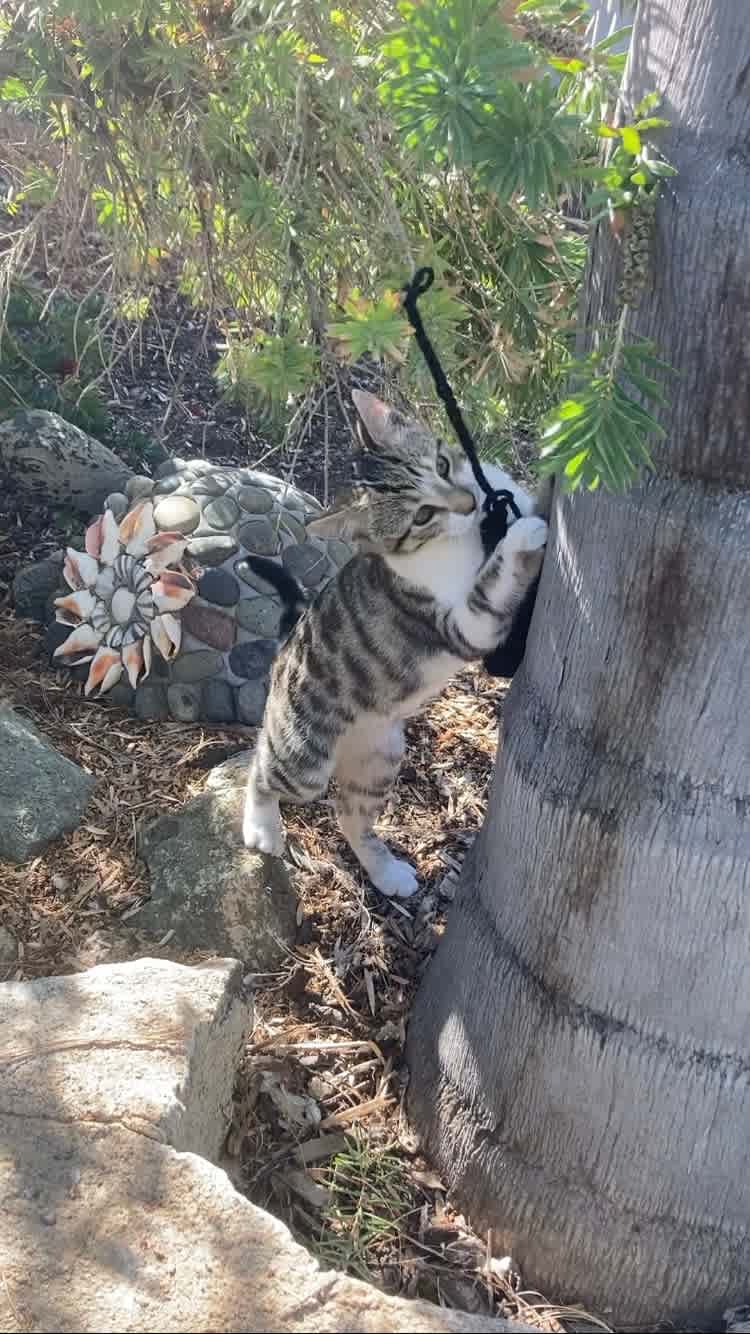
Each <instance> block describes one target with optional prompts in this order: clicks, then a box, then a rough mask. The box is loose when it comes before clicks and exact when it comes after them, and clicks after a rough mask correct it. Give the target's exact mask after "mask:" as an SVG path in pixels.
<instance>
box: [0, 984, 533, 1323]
mask: <svg viewBox="0 0 750 1334" xmlns="http://www.w3.org/2000/svg"><path fill="white" fill-rule="evenodd" d="M249 1024H250V1011H249V1007H248V1004H247V1001H246V999H245V998H244V996H243V994H242V983H241V969H240V967H239V965H238V964H236V963H235V962H234V961H232V960H226V959H222V960H217V961H214V962H212V963H211V964H209V965H204V966H203V967H199V968H185V967H183V966H182V965H180V964H174V963H168V962H166V961H163V960H153V959H140V960H138V961H136V962H134V963H128V964H118V965H112V966H109V965H104V966H101V967H97V968H93V969H91V970H90V971H89V972H88V973H84V974H77V975H76V976H74V977H65V978H51V979H45V980H43V981H37V982H30V983H28V982H24V983H7V984H5V985H3V986H0V1271H1V1273H2V1281H0V1331H3V1332H4V1334H8V1332H9V1331H20V1330H23V1331H29V1332H30V1334H48V1332H49V1331H56V1332H58V1331H59V1332H60V1334H68V1332H70V1334H72V1331H80V1332H81V1334H89V1331H92V1334H93V1332H94V1331H96V1332H97V1334H98V1332H99V1331H101V1332H102V1334H104V1331H112V1332H113V1334H114V1332H117V1334H119V1331H123V1332H125V1331H128V1332H129V1331H144V1332H145V1331H148V1332H149V1334H150V1332H151V1331H153V1330H162V1331H165V1334H166V1331H175V1334H184V1331H186V1330H192V1331H196V1332H198V1331H201V1334H202V1332H203V1331H206V1332H208V1331H216V1332H217V1334H221V1332H223V1331H269V1334H270V1331H279V1332H280V1334H284V1332H285V1331H311V1332H312V1331H330V1332H331V1334H338V1332H339V1331H341V1334H343V1331H372V1332H373V1334H374V1332H375V1331H395V1330H403V1331H442V1330H456V1331H463V1330H465V1331H467V1334H468V1332H469V1331H478V1332H482V1331H487V1334H489V1331H495V1332H496V1334H500V1332H501V1331H506V1330H520V1329H523V1328H524V1326H522V1325H520V1324H514V1323H513V1322H509V1321H503V1320H488V1319H479V1318H477V1317H476V1316H471V1315H464V1314H462V1313H458V1312H455V1311H448V1310H444V1309H442V1308H440V1307H437V1306H432V1305H430V1304H429V1303H427V1302H410V1301H407V1300H404V1299H402V1298H396V1297H387V1296H385V1295H384V1294H382V1293H381V1292H379V1291H378V1290H377V1289H376V1288H372V1287H370V1286H369V1285H367V1284H365V1283H361V1282H359V1281H358V1280H356V1279H350V1278H347V1277H345V1276H344V1275H342V1274H338V1273H334V1272H332V1271H330V1270H329V1271H324V1270H321V1269H320V1267H319V1265H318V1264H317V1262H316V1261H315V1260H314V1259H313V1258H312V1256H311V1255H309V1254H308V1252H307V1251H305V1250H304V1249H303V1248H302V1247H301V1246H299V1245H298V1244H297V1243H296V1242H295V1241H294V1240H293V1238H292V1236H291V1233H290V1232H289V1231H288V1229H287V1228H286V1227H285V1226H284V1225H283V1224H282V1223H280V1222H279V1221H278V1220H277V1219H275V1218H272V1217H271V1216H270V1215H268V1214H266V1213H264V1212H263V1211H262V1210H260V1209H257V1208H256V1207H255V1206H254V1205H252V1204H250V1202H249V1201H248V1200H247V1199H246V1198H245V1197H244V1196H243V1195H240V1194H239V1193H238V1192H237V1191H236V1190H235V1189H234V1187H233V1186H232V1184H231V1182H230V1180H229V1178H228V1176H227V1175H226V1173H225V1172H224V1171H223V1170H222V1169H221V1167H219V1166H217V1165H216V1163H215V1162H212V1161H209V1159H210V1158H211V1157H216V1156H218V1153H219V1149H220V1146H221V1143H222V1140H223V1137H224V1134H225V1132H226V1130H227V1116H228V1113H229V1110H230V1107H231V1092H232V1084H233V1079H234V1073H235V1068H236V1063H237V1060H238V1058H239V1052H240V1049H241V1047H242V1043H243V1039H244V1036H245V1033H246V1031H247V1029H248V1027H249Z"/></svg>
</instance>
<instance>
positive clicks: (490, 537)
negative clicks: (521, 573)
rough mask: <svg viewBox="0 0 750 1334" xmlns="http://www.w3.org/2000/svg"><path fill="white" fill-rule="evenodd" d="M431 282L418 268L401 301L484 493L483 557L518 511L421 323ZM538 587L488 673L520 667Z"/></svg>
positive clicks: (491, 657)
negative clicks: (490, 476)
mask: <svg viewBox="0 0 750 1334" xmlns="http://www.w3.org/2000/svg"><path fill="white" fill-rule="evenodd" d="M434 281H435V272H434V269H431V268H429V267H425V268H422V269H417V272H416V273H415V274H414V277H413V278H412V280H411V282H408V283H406V285H405V286H404V288H403V289H402V298H401V304H402V306H403V308H404V310H405V311H406V314H407V316H408V319H409V323H410V324H411V326H412V328H413V330H414V337H415V338H416V340H417V345H418V347H419V350H420V352H421V353H422V356H423V357H424V359H425V362H426V363H427V367H428V369H429V371H430V374H431V376H432V379H433V381H434V384H435V389H436V392H437V394H438V397H439V398H440V399H442V402H443V404H444V406H445V411H446V413H447V415H448V418H449V420H450V423H451V426H452V427H453V429H454V431H455V432H456V435H457V436H458V439H459V442H460V444H461V446H462V448H463V450H464V453H465V454H466V457H467V459H468V460H469V463H470V464H471V470H472V472H473V474H474V476H475V478H476V480H477V484H478V486H480V487H481V489H482V491H483V492H484V495H485V501H484V506H483V508H484V515H483V518H482V522H481V525H480V533H481V535H482V545H483V547H484V554H485V556H489V555H490V554H491V553H492V552H493V551H494V550H495V547H496V546H497V545H498V543H499V542H502V540H503V538H504V537H505V534H506V533H507V531H508V510H509V509H510V510H512V511H513V514H514V515H515V517H516V518H517V519H520V517H521V511H520V510H519V508H518V506H517V505H516V502H515V500H514V499H513V493H512V492H511V491H508V490H506V489H505V488H502V489H500V490H499V491H496V490H495V489H494V487H492V486H490V483H489V482H488V481H487V478H486V477H485V475H484V473H483V472H482V465H481V463H480V462H479V456H478V454H477V448H476V445H475V444H474V441H473V439H472V437H471V433H470V431H469V428H468V426H467V425H466V422H465V421H464V419H463V416H462V415H461V409H460V408H459V406H458V403H457V402H456V396H455V394H454V393H453V390H452V389H451V387H450V384H449V383H448V379H447V376H446V374H445V371H444V370H443V368H442V366H441V365H440V360H439V358H438V355H437V353H436V352H435V349H434V347H433V346H432V343H431V342H430V340H429V338H428V336H427V332H426V330H425V327H424V324H423V323H422V316H421V315H420V313H419V311H418V309H417V302H418V300H419V298H420V297H421V296H424V294H425V292H429V290H430V288H431V287H432V284H433V282H434ZM538 587H539V580H538V578H537V579H536V580H535V581H534V583H533V584H532V585H531V588H530V589H529V591H528V593H527V594H526V597H525V598H524V600H523V602H522V603H521V606H520V607H519V609H518V611H517V613H516V617H515V620H514V621H513V626H512V628H511V632H510V635H509V636H508V638H507V639H506V641H505V643H504V644H501V645H499V646H498V648H496V649H493V651H492V653H488V655H487V657H486V658H485V659H484V665H485V668H486V669H487V671H488V672H489V674H490V676H505V677H510V676H513V674H514V673H515V671H516V670H517V668H518V667H519V666H520V664H521V660H522V658H523V655H524V649H525V648H526V636H527V634H528V630H529V625H530V623H531V613H532V611H533V610H534V602H535V600H536V593H537V588H538Z"/></svg>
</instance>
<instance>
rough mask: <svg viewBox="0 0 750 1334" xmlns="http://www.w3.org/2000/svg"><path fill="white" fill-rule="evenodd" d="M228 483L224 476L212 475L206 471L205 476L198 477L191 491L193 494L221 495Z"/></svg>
mask: <svg viewBox="0 0 750 1334" xmlns="http://www.w3.org/2000/svg"><path fill="white" fill-rule="evenodd" d="M228 485H229V483H228V481H227V478H226V477H225V476H219V477H212V476H211V474H210V473H206V476H205V477H199V479H198V481H197V482H196V483H195V486H193V488H192V492H193V495H194V496H223V495H224V492H225V491H226V489H227V486H228Z"/></svg>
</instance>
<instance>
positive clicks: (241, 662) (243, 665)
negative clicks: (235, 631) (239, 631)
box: [229, 639, 276, 679]
mask: <svg viewBox="0 0 750 1334" xmlns="http://www.w3.org/2000/svg"><path fill="white" fill-rule="evenodd" d="M275 656H276V643H275V641H274V640H272V639H253V640H250V642H249V643H246V644H235V646H234V648H233V649H232V652H231V653H230V654H229V666H230V668H231V670H232V671H233V672H234V674H235V676H245V677H247V678H248V679H250V678H252V677H256V676H265V674H266V672H267V671H268V670H269V668H270V666H271V663H272V662H273V660H274V658H275Z"/></svg>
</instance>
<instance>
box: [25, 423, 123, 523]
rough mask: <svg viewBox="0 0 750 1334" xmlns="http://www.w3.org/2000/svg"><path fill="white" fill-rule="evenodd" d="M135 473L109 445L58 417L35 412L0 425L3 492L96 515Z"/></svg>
mask: <svg viewBox="0 0 750 1334" xmlns="http://www.w3.org/2000/svg"><path fill="white" fill-rule="evenodd" d="M130 476H131V470H130V468H128V467H127V466H126V465H125V464H124V463H123V461H122V459H119V458H118V457H117V455H116V454H113V453H112V450H111V449H107V447H106V445H103V444H101V443H100V441H99V440H95V439H94V438H93V436H90V435H86V433H85V432H84V431H81V430H80V429H79V428H78V427H77V426H73V425H72V423H71V422H68V421H64V419H63V418H62V417H58V416H57V414H56V413H54V412H44V411H42V410H41V409H34V410H33V411H31V412H18V413H16V415H15V416H14V417H11V418H9V419H8V420H7V421H4V422H0V487H2V488H3V489H7V488H10V489H15V490H16V491H18V492H20V493H21V494H22V495H26V496H36V497H38V498H39V499H40V500H45V501H49V502H52V503H53V504H61V505H72V506H73V508H74V509H76V510H79V511H80V512H81V513H82V514H86V515H89V514H98V513H99V512H100V510H101V508H102V505H103V504H104V498H105V496H107V495H109V493H110V491H122V490H124V488H125V485H126V483H127V481H128V478H129V477H130Z"/></svg>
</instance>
